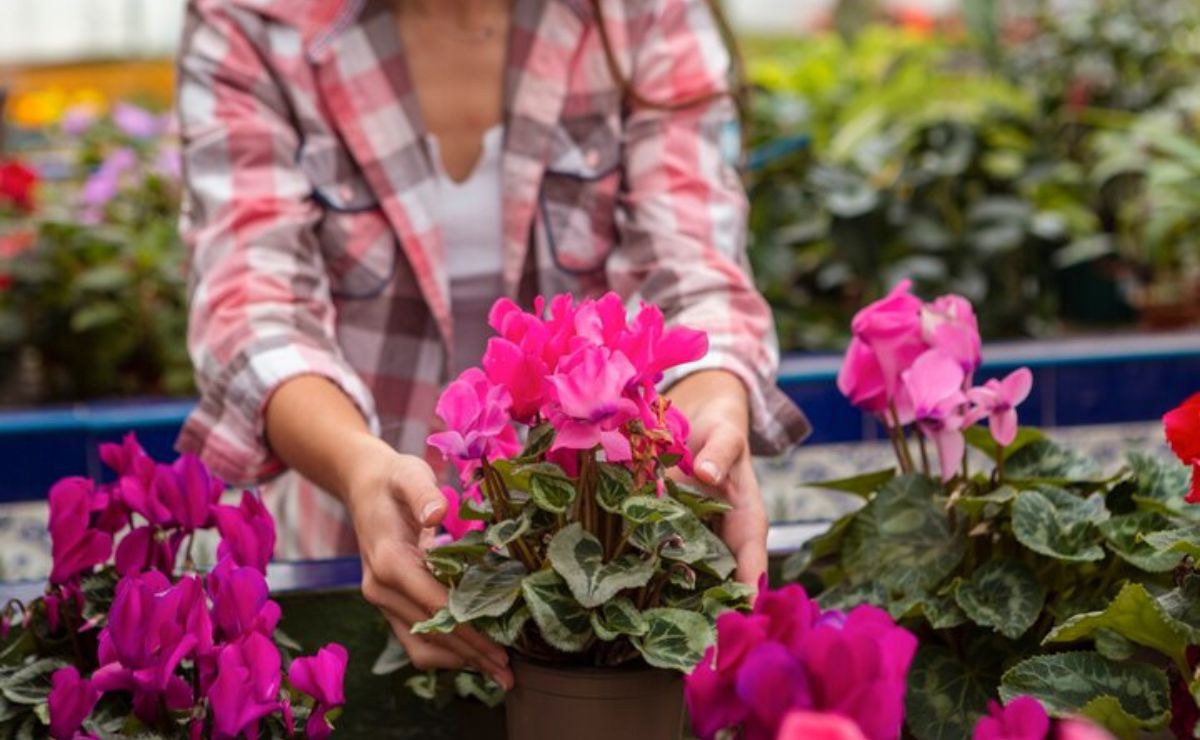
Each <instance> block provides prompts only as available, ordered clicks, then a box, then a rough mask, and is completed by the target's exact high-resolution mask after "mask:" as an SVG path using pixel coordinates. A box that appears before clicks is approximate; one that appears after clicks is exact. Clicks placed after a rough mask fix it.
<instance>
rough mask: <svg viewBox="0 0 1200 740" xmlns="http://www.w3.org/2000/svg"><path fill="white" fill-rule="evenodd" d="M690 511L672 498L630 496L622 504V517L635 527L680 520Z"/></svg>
mask: <svg viewBox="0 0 1200 740" xmlns="http://www.w3.org/2000/svg"><path fill="white" fill-rule="evenodd" d="M687 514H688V510H687V509H686V508H684V507H683V506H682V505H681V504H679V503H678V502H677V501H675V500H674V499H671V498H665V497H664V498H659V497H657V496H630V497H629V498H627V499H625V500H624V501H622V502H621V516H623V517H625V519H626V520H627V521H629V522H631V523H633V524H634V525H638V524H649V523H651V522H661V521H663V520H667V519H678V518H679V517H681V516H685V515H687Z"/></svg>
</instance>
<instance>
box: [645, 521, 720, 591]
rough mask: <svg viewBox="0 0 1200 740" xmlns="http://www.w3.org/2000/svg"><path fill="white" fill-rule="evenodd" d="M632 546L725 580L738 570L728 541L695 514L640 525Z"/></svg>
mask: <svg viewBox="0 0 1200 740" xmlns="http://www.w3.org/2000/svg"><path fill="white" fill-rule="evenodd" d="M629 542H630V544H631V545H633V546H634V547H636V548H638V549H639V550H641V551H642V552H645V553H658V554H659V555H660V556H662V557H663V558H665V559H667V560H678V561H680V562H682V563H687V564H688V565H691V566H693V567H695V568H698V569H700V570H702V571H704V572H706V573H709V574H711V575H713V576H715V577H716V578H719V579H722V580H724V579H725V578H727V577H728V576H729V574H730V573H732V572H733V569H734V567H735V566H736V563H735V561H734V559H733V555H732V554H730V552H729V548H728V547H727V546H726V545H725V543H724V541H722V540H721V538H720V537H718V536H716V535H715V534H713V532H712V530H710V529H709V528H708V527H706V526H705V525H704V522H702V521H700V520H699V519H697V518H696V517H695V516H692V515H691V514H687V515H685V516H681V517H679V518H677V519H665V520H663V521H658V522H651V523H649V524H643V525H640V526H638V527H636V528H634V530H633V534H632V535H631V536H630V538H629Z"/></svg>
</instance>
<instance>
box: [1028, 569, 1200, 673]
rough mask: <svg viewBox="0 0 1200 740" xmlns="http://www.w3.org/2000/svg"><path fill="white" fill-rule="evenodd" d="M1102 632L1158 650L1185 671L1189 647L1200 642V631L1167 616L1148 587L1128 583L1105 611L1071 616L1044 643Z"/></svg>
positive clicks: (1091, 635) (1078, 638)
mask: <svg viewBox="0 0 1200 740" xmlns="http://www.w3.org/2000/svg"><path fill="white" fill-rule="evenodd" d="M1102 629H1103V630H1111V631H1112V632H1115V633H1117V634H1118V635H1120V636H1121V637H1124V638H1125V639H1127V640H1129V641H1130V642H1135V643H1137V644H1139V645H1145V646H1146V647H1148V648H1151V649H1153V650H1157V651H1158V652H1160V653H1162V654H1163V655H1166V656H1167V657H1169V658H1171V659H1173V660H1174V661H1175V662H1176V664H1178V665H1180V666H1181V667H1184V668H1185V669H1186V666H1187V657H1186V651H1187V646H1188V644H1189V643H1194V642H1196V641H1198V639H1200V630H1197V629H1195V628H1193V627H1191V626H1189V625H1187V624H1185V623H1183V622H1180V621H1179V620H1177V619H1175V618H1174V617H1173V616H1171V615H1170V614H1169V613H1167V610H1166V609H1165V608H1164V607H1163V605H1162V604H1160V603H1159V602H1158V601H1157V600H1155V598H1154V597H1153V596H1151V595H1150V592H1149V591H1147V590H1146V587H1145V586H1143V585H1142V584H1140V583H1126V584H1125V586H1124V587H1123V588H1122V589H1121V592H1120V593H1118V594H1117V595H1116V597H1115V598H1114V599H1113V600H1112V601H1111V602H1109V604H1108V606H1106V607H1105V608H1104V609H1103V610H1101V611H1096V612H1088V613H1085V614H1077V615H1075V616H1073V617H1071V618H1070V619H1068V620H1067V621H1065V622H1063V623H1062V624H1060V625H1059V626H1057V627H1055V628H1054V629H1053V630H1051V632H1050V634H1048V635H1047V636H1046V639H1045V641H1044V642H1046V643H1055V642H1076V641H1078V640H1087V639H1094V638H1095V637H1096V633H1097V632H1098V631H1099V630H1102Z"/></svg>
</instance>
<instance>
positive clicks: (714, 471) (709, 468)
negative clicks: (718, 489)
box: [699, 460, 721, 483]
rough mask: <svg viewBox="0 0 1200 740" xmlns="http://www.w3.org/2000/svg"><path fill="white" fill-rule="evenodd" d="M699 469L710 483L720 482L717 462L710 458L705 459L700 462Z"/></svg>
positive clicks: (719, 470)
mask: <svg viewBox="0 0 1200 740" xmlns="http://www.w3.org/2000/svg"><path fill="white" fill-rule="evenodd" d="M699 470H700V472H701V473H703V474H704V476H705V477H706V478H708V480H709V482H710V483H720V482H721V469H720V468H718V467H717V464H716V463H715V462H713V461H712V460H705V461H704V462H702V463H700V465H699Z"/></svg>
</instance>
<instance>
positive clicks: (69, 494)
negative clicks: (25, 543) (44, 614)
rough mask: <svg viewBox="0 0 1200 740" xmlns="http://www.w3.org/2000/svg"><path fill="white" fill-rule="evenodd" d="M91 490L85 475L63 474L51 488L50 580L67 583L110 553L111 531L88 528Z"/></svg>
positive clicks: (97, 563)
mask: <svg viewBox="0 0 1200 740" xmlns="http://www.w3.org/2000/svg"><path fill="white" fill-rule="evenodd" d="M94 490H95V484H94V483H92V481H90V480H88V479H86V478H64V479H63V480H60V481H59V482H58V483H55V484H54V487H53V488H51V489H50V496H49V499H50V524H49V530H50V552H51V556H52V558H53V561H54V565H53V569H52V570H51V571H50V583H51V584H54V585H56V586H57V585H62V584H64V583H68V582H70V581H71V580H72V579H74V578H75V577H76V576H78V575H79V574H81V573H84V572H86V571H89V570H91V569H92V568H94V567H95V566H97V565H99V564H100V563H103V562H104V561H106V560H108V557H109V555H111V554H112V545H113V538H112V535H111V534H109V533H108V532H102V531H99V530H96V529H92V528H91V521H90V520H91V509H92V503H91V498H92V494H93V492H94Z"/></svg>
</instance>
